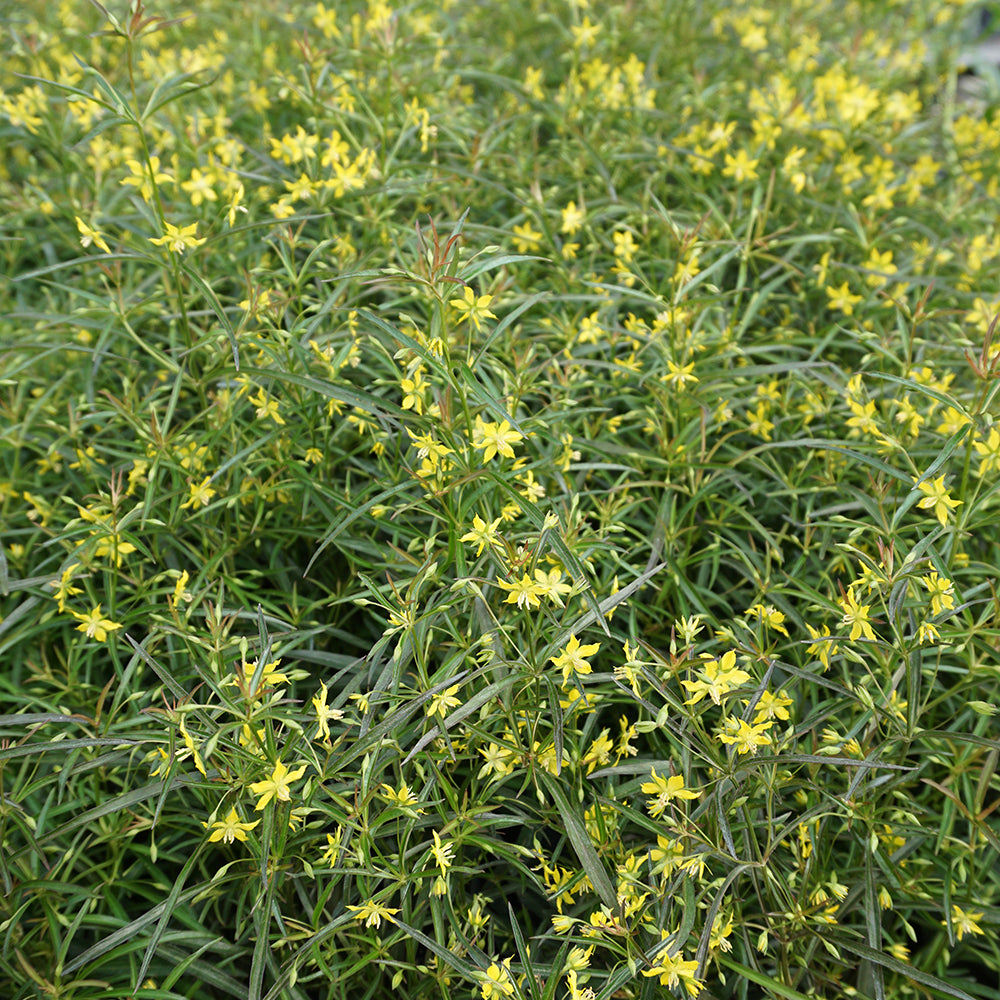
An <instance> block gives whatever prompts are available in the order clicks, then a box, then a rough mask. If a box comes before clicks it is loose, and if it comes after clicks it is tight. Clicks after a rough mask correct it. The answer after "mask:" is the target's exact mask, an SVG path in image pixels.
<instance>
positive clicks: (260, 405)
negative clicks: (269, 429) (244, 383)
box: [250, 389, 285, 425]
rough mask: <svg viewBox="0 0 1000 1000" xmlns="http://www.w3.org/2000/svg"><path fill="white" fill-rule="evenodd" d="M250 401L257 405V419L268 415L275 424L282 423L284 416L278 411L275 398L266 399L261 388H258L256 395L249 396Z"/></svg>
mask: <svg viewBox="0 0 1000 1000" xmlns="http://www.w3.org/2000/svg"><path fill="white" fill-rule="evenodd" d="M250 402H251V403H253V405H254V406H256V407H257V418H258V419H259V420H264V419H266V418H268V417H270V418H271V420H273V421H274V422H275V423H276V424H279V425H282V424H284V422H285V418H284V417H283V416H282V415H281V414H280V413H279V412H278V406H279V404H278V401H277V400H276V399H268V397H267V395H266V394H265V392H264V390H263V389H259V390H258V391H257V395H256V396H251V397H250Z"/></svg>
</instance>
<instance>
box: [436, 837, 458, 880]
mask: <svg viewBox="0 0 1000 1000" xmlns="http://www.w3.org/2000/svg"><path fill="white" fill-rule="evenodd" d="M431 833H432V834H433V836H434V846H433V847H432V848H431V854H433V855H434V860H435V861H436V862H437V865H438V867H439V868H440V869H441V874H442V875H444V874H445V872H447V871H448V869H449V868H450V867H451V864H452V862H453V861H454V860H455V849H454V847H453V846H452V842H451V841H450V840H445V841H442V840H441V837H440V836H439V835H438V832H437V830H431Z"/></svg>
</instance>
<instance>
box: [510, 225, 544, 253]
mask: <svg viewBox="0 0 1000 1000" xmlns="http://www.w3.org/2000/svg"><path fill="white" fill-rule="evenodd" d="M541 239H542V234H541V233H540V232H538V231H537V230H535V229H532V227H531V223H530V222H525V223H524V224H523V225H520V226H515V227H514V249H515V250H516V251H517V252H518V253H529V252H530V251H532V250H534V249H535V248H536V247H537V246H538V244H539V243H540V242H541Z"/></svg>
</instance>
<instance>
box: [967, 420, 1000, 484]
mask: <svg viewBox="0 0 1000 1000" xmlns="http://www.w3.org/2000/svg"><path fill="white" fill-rule="evenodd" d="M972 447H973V448H975V449H976V453H977V454H978V455H979V475H981V476H986V475H989V473H991V472H1000V430H997V428H996V427H991V428H990V433H989V435H984V436H983V437H982V438H981V439H980V440H979V441H976V442H974V443H973V445H972Z"/></svg>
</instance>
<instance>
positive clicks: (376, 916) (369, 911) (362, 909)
mask: <svg viewBox="0 0 1000 1000" xmlns="http://www.w3.org/2000/svg"><path fill="white" fill-rule="evenodd" d="M347 909H348V910H350V911H351V913H353V914H354V919H355V920H363V921H364V922H365V927H381V926H382V921H383V920H392V918H393V917H394V916H395V915H396V914H397V913H399V910H398V909H395V910H394V909H392V908H390V907H388V906H383V905H382V904H381V903H376V902H375V900H373V899H369V900H368V902H367V903H362V904H361V905H360V906H348V907H347Z"/></svg>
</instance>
